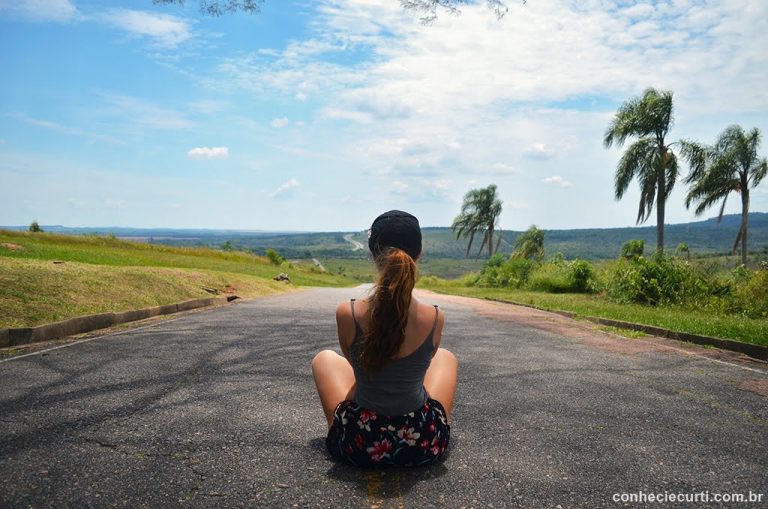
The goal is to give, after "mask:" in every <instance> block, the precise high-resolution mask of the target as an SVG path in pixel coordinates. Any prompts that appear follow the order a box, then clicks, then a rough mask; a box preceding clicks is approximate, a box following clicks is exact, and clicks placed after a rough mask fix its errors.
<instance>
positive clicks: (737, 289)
mask: <svg viewBox="0 0 768 509" xmlns="http://www.w3.org/2000/svg"><path fill="white" fill-rule="evenodd" d="M627 244H628V245H627V248H626V249H625V256H622V257H619V258H618V259H617V260H612V261H601V262H597V263H591V262H588V261H586V260H578V259H577V260H565V259H564V258H563V257H562V256H561V255H559V254H556V255H554V256H552V257H549V258H548V259H546V260H536V259H534V258H532V257H524V256H522V255H521V253H520V251H516V252H515V253H513V254H512V255H511V256H504V255H501V254H496V255H494V256H493V257H491V258H489V259H488V260H487V261H486V262H485V265H484V267H483V268H482V269H481V270H480V271H477V272H472V273H469V274H466V275H465V276H464V277H462V278H459V279H455V280H446V279H440V278H437V277H430V276H427V277H423V278H421V280H420V281H419V287H420V288H425V289H429V290H433V291H437V292H442V293H450V294H455V295H465V296H468V297H481V298H493V299H502V300H507V301H510V302H516V303H519V304H525V305H533V306H536V307H540V308H542V309H547V310H554V311H569V312H572V313H576V314H577V315H580V316H592V317H599V318H608V319H613V320H622V321H627V322H634V323H640V324H646V325H653V326H657V327H663V328H666V329H670V330H673V331H678V332H688V333H692V334H700V335H704V336H713V337H720V338H727V339H735V340H739V341H745V342H748V343H756V344H762V345H768V262H763V264H762V267H761V268H758V269H747V268H745V267H739V268H736V269H732V270H726V269H724V268H723V267H722V265H721V264H720V263H718V261H717V260H714V261H713V260H709V259H701V260H697V259H693V260H688V259H687V258H686V257H685V254H684V252H681V253H679V254H678V255H677V256H672V255H657V254H654V255H651V256H650V257H647V258H646V257H645V256H643V255H642V251H641V252H640V253H638V252H637V248H638V243H637V242H628V243H627ZM640 249H641V250H642V244H641V243H640Z"/></svg>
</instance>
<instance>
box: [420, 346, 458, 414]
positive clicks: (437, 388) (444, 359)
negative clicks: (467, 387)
mask: <svg viewBox="0 0 768 509" xmlns="http://www.w3.org/2000/svg"><path fill="white" fill-rule="evenodd" d="M458 373H459V361H458V360H456V356H455V355H453V354H452V353H451V352H449V351H448V350H446V349H445V348H438V349H437V352H436V353H435V356H434V357H432V363H431V364H430V365H429V369H427V374H426V375H425V376H424V387H426V389H427V392H428V393H429V397H430V398H432V399H436V400H437V401H439V402H440V404H441V405H443V408H445V413H446V417H448V418H450V416H451V410H453V397H454V395H455V394H456V378H457V376H458Z"/></svg>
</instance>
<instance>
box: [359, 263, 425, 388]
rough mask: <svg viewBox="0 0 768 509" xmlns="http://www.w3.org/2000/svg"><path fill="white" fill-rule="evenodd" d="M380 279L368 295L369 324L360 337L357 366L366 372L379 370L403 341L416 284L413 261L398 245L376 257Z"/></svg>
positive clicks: (396, 351) (393, 355)
mask: <svg viewBox="0 0 768 509" xmlns="http://www.w3.org/2000/svg"><path fill="white" fill-rule="evenodd" d="M376 265H377V266H378V269H379V278H378V280H377V281H376V287H375V292H374V294H373V297H372V298H371V306H370V326H369V327H368V332H367V333H366V334H364V336H363V343H362V348H361V350H360V366H361V367H362V368H363V370H364V371H365V372H366V373H367V374H369V375H370V374H373V373H375V372H377V371H379V370H380V369H381V368H382V367H384V365H385V364H386V363H387V362H388V361H389V360H390V359H392V358H393V357H395V356H396V355H397V353H398V352H399V351H400V347H401V346H402V345H403V341H405V327H406V325H408V311H409V309H410V307H411V292H412V291H413V287H414V286H415V285H416V262H415V261H414V259H413V258H411V256H410V255H409V254H408V253H406V252H405V251H403V250H402V249H398V248H388V249H386V250H384V251H383V252H382V253H381V254H379V256H378V257H377V258H376Z"/></svg>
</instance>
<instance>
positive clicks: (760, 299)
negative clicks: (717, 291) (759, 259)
mask: <svg viewBox="0 0 768 509" xmlns="http://www.w3.org/2000/svg"><path fill="white" fill-rule="evenodd" d="M738 277H739V279H737V280H736V281H734V287H733V289H732V292H731V295H730V296H729V298H728V299H727V302H728V307H727V311H728V312H730V313H739V314H743V315H746V316H748V317H750V318H768V270H763V269H760V270H756V271H749V274H744V273H739V274H738Z"/></svg>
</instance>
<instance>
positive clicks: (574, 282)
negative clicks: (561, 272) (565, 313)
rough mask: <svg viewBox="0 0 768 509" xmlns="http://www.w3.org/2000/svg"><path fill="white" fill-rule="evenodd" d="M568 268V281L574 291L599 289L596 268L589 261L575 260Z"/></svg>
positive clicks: (582, 291) (583, 291) (584, 291)
mask: <svg viewBox="0 0 768 509" xmlns="http://www.w3.org/2000/svg"><path fill="white" fill-rule="evenodd" d="M568 268H569V272H568V282H569V283H570V287H571V291H572V292H578V293H586V292H594V291H595V290H596V289H597V277H596V276H595V270H594V269H593V268H592V265H590V263H589V262H588V261H585V260H578V259H577V260H573V261H572V262H571V263H570V264H569V267H568Z"/></svg>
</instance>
